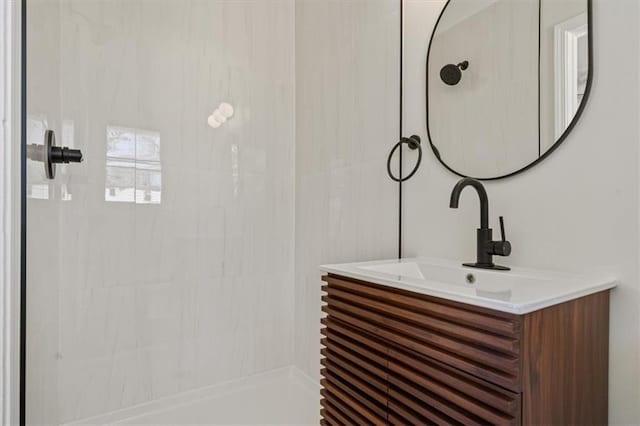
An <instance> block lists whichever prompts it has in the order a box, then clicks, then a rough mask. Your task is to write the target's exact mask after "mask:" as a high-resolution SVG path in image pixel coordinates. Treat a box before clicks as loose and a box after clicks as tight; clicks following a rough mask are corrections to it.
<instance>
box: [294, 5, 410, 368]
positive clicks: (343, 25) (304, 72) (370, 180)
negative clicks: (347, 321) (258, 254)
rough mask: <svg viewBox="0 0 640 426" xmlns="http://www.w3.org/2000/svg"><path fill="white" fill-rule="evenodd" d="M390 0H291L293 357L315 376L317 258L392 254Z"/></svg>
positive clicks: (394, 86) (395, 47)
mask: <svg viewBox="0 0 640 426" xmlns="http://www.w3.org/2000/svg"><path fill="white" fill-rule="evenodd" d="M399 58H400V6H399V2H398V1H396V0H340V1H336V0H330V1H313V0H300V1H297V2H296V257H295V260H296V271H295V285H296V292H295V298H296V301H295V319H296V320H295V324H296V328H295V342H296V345H295V348H296V353H295V356H296V358H295V359H296V363H297V365H298V366H299V367H300V368H302V369H303V370H304V371H305V372H306V373H307V374H308V375H310V376H311V377H313V378H316V379H318V378H319V370H320V368H319V360H320V337H319V331H320V317H321V313H320V296H321V293H320V286H321V283H322V282H321V281H320V277H321V273H320V271H319V270H318V265H320V264H323V263H331V262H348V261H351V260H367V259H380V258H392V257H394V256H396V254H397V238H398V234H397V231H398V229H397V228H398V215H397V206H398V204H397V197H398V187H397V184H395V183H394V182H392V181H391V180H390V179H389V178H388V177H387V173H386V159H387V154H388V152H389V150H390V149H391V147H393V145H394V143H395V142H396V141H397V139H398V135H399V118H398V117H399V105H398V99H399V93H400V91H399Z"/></svg>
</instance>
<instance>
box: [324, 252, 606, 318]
mask: <svg viewBox="0 0 640 426" xmlns="http://www.w3.org/2000/svg"><path fill="white" fill-rule="evenodd" d="M461 263H462V262H455V261H450V260H442V259H428V258H411V259H400V260H398V259H393V260H381V261H373V262H358V263H343V264H336V265H322V266H320V270H322V271H324V272H328V273H331V274H335V275H342V276H345V277H350V278H355V279H359V280H362V281H367V282H371V283H375V284H381V285H385V286H389V287H393V288H398V289H402V290H408V291H412V292H415V293H420V294H426V295H429V296H434V297H439V298H442V299H447V300H453V301H456V302H462V303H468V304H470V305H475V306H482V307H485V308H490V309H495V310H498V311H502V312H510V313H514V314H526V313H529V312H533V311H537V310H539V309H542V308H546V307H549V306H553V305H557V304H560V303H563V302H567V301H569V300H573V299H577V298H580V297H583V296H587V295H589V294H593V293H597V292H600V291H603V290H608V289H612V288H614V287H616V285H617V280H616V279H615V278H613V277H607V276H588V275H587V276H581V275H575V274H567V273H562V272H552V271H541V270H535V269H525V268H512V270H511V271H506V272H501V271H490V270H484V269H477V268H469V267H463V266H462V264H461ZM469 274H472V275H473V277H468V275H469ZM468 279H472V280H473V281H474V282H473V283H469V282H468Z"/></svg>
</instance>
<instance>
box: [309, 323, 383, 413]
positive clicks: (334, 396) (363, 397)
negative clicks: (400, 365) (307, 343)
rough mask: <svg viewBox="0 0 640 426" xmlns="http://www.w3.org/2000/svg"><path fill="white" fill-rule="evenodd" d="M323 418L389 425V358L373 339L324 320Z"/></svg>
mask: <svg viewBox="0 0 640 426" xmlns="http://www.w3.org/2000/svg"><path fill="white" fill-rule="evenodd" d="M322 322H323V324H324V325H325V328H323V329H322V334H323V339H322V345H323V346H324V348H323V349H322V356H323V359H322V361H321V363H322V366H323V369H322V376H323V379H322V380H321V384H322V387H323V389H322V391H321V394H322V397H323V399H322V401H321V404H322V407H323V411H322V417H323V419H324V420H325V422H326V423H328V424H332V425H365V424H376V425H378V424H379V425H384V424H387V372H388V370H387V367H386V365H387V358H386V353H385V352H386V350H385V346H384V344H383V343H382V342H381V341H380V340H378V339H376V338H375V337H374V336H372V335H370V334H369V333H366V332H364V331H362V330H359V329H357V328H354V327H350V326H348V325H347V324H344V323H342V322H340V321H337V320H333V319H332V318H325V319H323V321H322Z"/></svg>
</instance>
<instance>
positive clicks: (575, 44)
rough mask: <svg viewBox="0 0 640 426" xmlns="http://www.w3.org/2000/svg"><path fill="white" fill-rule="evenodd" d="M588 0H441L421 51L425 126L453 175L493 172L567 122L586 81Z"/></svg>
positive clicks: (544, 142)
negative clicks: (443, 1) (443, 2)
mask: <svg viewBox="0 0 640 426" xmlns="http://www.w3.org/2000/svg"><path fill="white" fill-rule="evenodd" d="M592 62H593V61H592V48H591V0H449V1H448V2H447V4H446V5H445V7H444V9H443V11H442V13H441V14H440V17H439V19H438V22H437V24H436V27H435V29H434V31H433V34H432V35H431V42H430V44H429V52H428V54H427V82H426V83H427V132H428V136H429V140H430V142H431V147H432V149H433V151H434V153H435V154H436V156H437V158H438V159H439V160H440V162H441V163H442V164H443V165H444V166H445V167H447V168H448V169H449V170H451V171H452V172H454V173H456V174H458V175H460V176H470V177H474V178H478V179H485V180H489V179H500V178H504V177H508V176H512V175H514V174H516V173H520V172H522V171H524V170H527V169H528V168H530V167H532V166H533V165H535V164H537V163H539V162H540V161H541V160H543V159H544V158H545V157H546V156H548V155H549V154H550V153H551V152H552V151H553V150H554V149H556V148H557V147H558V145H560V143H562V141H563V140H564V139H565V138H566V137H567V135H568V134H569V133H570V132H571V129H572V128H573V126H574V125H575V124H576V121H577V120H578V118H579V116H580V114H581V113H582V110H583V108H584V106H585V103H586V100H587V97H588V95H589V90H590V87H591V81H592V67H591V66H590V64H592Z"/></svg>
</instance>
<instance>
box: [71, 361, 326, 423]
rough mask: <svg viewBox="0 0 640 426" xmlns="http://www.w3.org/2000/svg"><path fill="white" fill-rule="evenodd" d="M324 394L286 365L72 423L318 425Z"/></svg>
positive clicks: (300, 373)
mask: <svg viewBox="0 0 640 426" xmlns="http://www.w3.org/2000/svg"><path fill="white" fill-rule="evenodd" d="M319 391H320V387H319V385H318V384H317V383H315V382H314V381H313V380H311V379H310V378H309V377H308V376H306V375H305V374H304V373H302V372H301V371H300V370H298V369H297V368H295V367H286V368H281V369H277V370H272V371H269V372H266V373H262V374H258V375H255V376H251V377H247V378H243V379H240V380H236V381H232V382H228V383H224V384H220V385H215V386H211V387H207V388H203V389H198V390H195V391H191V392H187V393H183V394H180V395H177V396H172V397H169V398H164V399H161V400H156V401H152V402H149V403H146V404H141V405H137V406H135V407H131V408H127V409H124V410H119V411H115V412H112V413H108V414H106V415H101V416H97V417H92V418H89V419H84V420H80V421H76V422H73V423H67V425H107V424H109V425H112V424H123V425H195V424H199V425H205V424H206V425H267V424H268V425H317V424H319V422H320V414H319V412H320V402H319V401H320V393H319Z"/></svg>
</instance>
